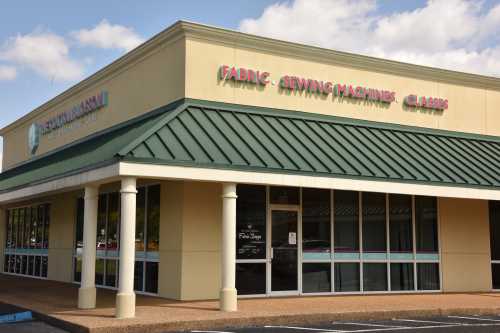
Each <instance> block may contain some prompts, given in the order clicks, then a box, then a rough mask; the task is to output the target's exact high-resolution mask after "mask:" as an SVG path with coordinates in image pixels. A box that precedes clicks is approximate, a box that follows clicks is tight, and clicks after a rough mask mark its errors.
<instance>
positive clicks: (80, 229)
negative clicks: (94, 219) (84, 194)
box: [75, 198, 85, 254]
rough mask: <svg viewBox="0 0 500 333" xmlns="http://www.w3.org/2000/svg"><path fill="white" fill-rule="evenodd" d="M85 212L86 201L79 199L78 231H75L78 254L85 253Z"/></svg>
mask: <svg viewBox="0 0 500 333" xmlns="http://www.w3.org/2000/svg"><path fill="white" fill-rule="evenodd" d="M84 212H85V200H84V199H83V198H79V199H78V200H77V202H76V230H75V233H76V235H75V249H76V253H78V254H81V253H82V251H83V218H84Z"/></svg>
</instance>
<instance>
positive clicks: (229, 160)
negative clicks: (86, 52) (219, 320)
mask: <svg viewBox="0 0 500 333" xmlns="http://www.w3.org/2000/svg"><path fill="white" fill-rule="evenodd" d="M499 124H500V79H497V78H491V77H485V76H479V75H472V74H465V73H458V72H453V71H447V70H441V69H436V68H428V67H422V66H415V65H409V64H404V63H399V62H393V61H387V60H382V59H375V58H371V57H366V56H360V55H354V54H347V53H342V52H336V51H331V50H325V49H320V48H315V47H310V46H304V45H299V44H293V43H288V42H283V41H278V40H272V39H267V38H262V37H256V36H252V35H246V34H242V33H239V32H234V31H227V30H222V29H219V28H213V27H208V26H203V25H199V24H193V23H187V22H178V23H176V24H174V25H173V26H171V27H169V28H167V29H166V30H165V31H163V32H161V33H160V34H158V35H157V36H155V37H154V38H152V39H151V40H149V41H148V42H146V43H145V44H143V45H142V46H140V47H138V48H137V49H135V50H133V51H131V52H130V53H128V54H126V55H125V56H123V57H122V58H120V59H118V60H117V61H115V62H113V63H112V64H110V65H109V66H107V67H106V68H104V69H102V70H101V71H99V72H97V73H96V74H94V75H92V76H91V77H89V78H87V79H85V80H84V81H82V82H80V83H78V84H77V85H75V86H74V87H72V88H71V89H69V90H67V91H66V92H64V93H62V94H61V95H59V96H57V97H55V98H54V99H53V100H51V101H49V102H47V103H46V104H44V105H42V106H40V107H39V108H37V109H35V110H33V111H32V112H31V113H29V114H27V115H26V116H24V117H22V118H21V119H19V120H17V121H16V122H14V123H13V124H10V125H9V126H7V127H5V128H4V129H2V130H1V131H0V134H1V135H2V136H3V138H4V154H3V166H4V172H3V173H2V174H1V175H0V207H1V212H0V267H1V269H2V271H3V272H4V273H5V274H16V275H20V276H27V277H35V278H43V279H50V280H57V281H64V282H71V283H80V284H81V285H80V292H79V299H78V304H79V306H80V307H81V308H92V307H94V306H95V295H96V285H97V286H98V287H104V288H116V289H117V290H118V293H117V303H116V306H117V310H116V311H117V312H116V313H117V316H118V317H122V318H126V317H132V316H133V315H134V310H135V293H136V292H139V293H145V294H151V295H157V296H160V297H165V298H172V299H178V300H195V299H216V298H220V300H221V309H222V310H224V311H234V310H236V309H237V297H254V296H260V297H268V296H270V297H272V296H283V295H316V294H331V295H336V294H346V293H347V294H350V293H353V294H370V293H424V292H478V291H482V292H485V291H492V290H496V289H500V204H499V203H498V202H497V201H495V200H500V172H499V170H500V125H499ZM497 260H499V261H497Z"/></svg>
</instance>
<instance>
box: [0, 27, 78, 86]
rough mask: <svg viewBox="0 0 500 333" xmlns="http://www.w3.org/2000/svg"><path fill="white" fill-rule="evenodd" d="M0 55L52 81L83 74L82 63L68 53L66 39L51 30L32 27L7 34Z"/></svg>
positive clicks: (66, 79)
mask: <svg viewBox="0 0 500 333" xmlns="http://www.w3.org/2000/svg"><path fill="white" fill-rule="evenodd" d="M0 59H3V60H7V61H10V62H12V63H15V64H17V65H19V66H24V67H28V68H30V69H32V70H34V71H35V72H37V73H38V74H40V75H42V76H44V77H46V78H48V79H50V80H55V81H71V80H76V79H79V78H81V77H82V75H83V66H82V65H81V64H80V63H79V62H77V61H74V60H73V59H71V58H70V56H69V46H68V45H67V43H66V40H65V39H64V38H63V37H61V36H59V35H56V34H53V33H51V32H43V31H35V32H33V33H30V34H27V35H18V36H16V37H12V38H10V39H9V40H7V42H6V43H5V44H4V46H3V48H2V49H1V50H0Z"/></svg>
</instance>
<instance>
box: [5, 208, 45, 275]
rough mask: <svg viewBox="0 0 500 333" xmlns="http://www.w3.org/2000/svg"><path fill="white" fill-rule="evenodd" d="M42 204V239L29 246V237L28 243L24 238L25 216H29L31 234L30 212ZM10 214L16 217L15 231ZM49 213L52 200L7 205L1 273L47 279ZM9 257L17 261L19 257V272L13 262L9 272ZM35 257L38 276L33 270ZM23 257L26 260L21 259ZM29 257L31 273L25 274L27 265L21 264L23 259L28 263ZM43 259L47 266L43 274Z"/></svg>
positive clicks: (31, 221) (31, 216) (31, 217)
mask: <svg viewBox="0 0 500 333" xmlns="http://www.w3.org/2000/svg"><path fill="white" fill-rule="evenodd" d="M42 206H43V207H44V208H43V212H44V216H43V219H42V221H41V222H42V223H41V224H40V225H41V226H42V230H41V235H42V239H41V240H40V242H39V244H40V246H38V244H37V243H35V246H34V247H31V237H30V239H29V243H28V244H25V240H26V235H25V233H26V222H27V221H26V216H29V217H30V219H29V231H30V236H31V231H32V223H33V214H32V213H31V212H32V211H33V210H34V209H35V210H37V211H39V210H40V209H41V207H42ZM28 209H29V210H30V213H29V214H26V212H27V210H28ZM14 211H15V212H16V214H14ZM21 211H23V214H22V215H23V225H22V226H23V228H22V231H21V236H22V237H21V239H20V233H19V231H20V230H19V226H20V223H19V216H20V212H21ZM11 214H13V215H12V216H14V215H15V216H16V217H17V220H16V228H17V231H16V232H15V233H14V230H13V229H14V221H13V217H12V222H11ZM51 215H52V202H51V201H40V202H36V203H33V204H31V205H19V206H12V207H9V208H7V209H6V210H5V221H6V223H5V231H6V237H5V244H4V252H3V256H4V265H3V267H1V268H0V271H1V272H2V274H6V275H14V276H22V277H27V278H31V279H41V280H47V279H48V270H49V269H48V266H49V253H48V251H49V241H50V238H49V237H50V222H51V217H52V216H51ZM37 216H38V213H37ZM47 220H48V221H47ZM39 222H40V221H39ZM11 223H12V224H11ZM9 224H10V228H11V232H10V233H9ZM45 229H48V230H45ZM37 230H38V224H37ZM14 235H15V236H16V240H15V242H14V243H13V242H12V238H13V237H14ZM45 235H47V239H46V240H45V239H44V236H45ZM36 236H38V232H37V234H36V235H35V239H37V238H36ZM37 240H38V239H37ZM45 241H46V242H45ZM7 257H8V258H9V260H7V261H5V259H6V258H7ZM11 257H14V261H15V262H17V260H18V258H19V260H20V272H16V269H15V266H16V263H14V272H11V267H10V264H11V262H12V261H11ZM37 257H39V258H40V259H39V260H40V263H39V265H40V266H39V267H38V271H39V272H40V274H39V275H38V276H37V275H35V272H36V269H35V268H36V267H35V266H36V261H37V260H36V258H37ZM24 258H25V259H26V260H23V259H24ZM44 258H45V259H44ZM30 259H32V261H33V262H32V264H31V265H32V267H31V273H32V274H27V273H28V272H29V271H28V269H29V267H27V265H26V266H25V265H23V262H24V261H25V262H26V263H27V264H28V263H29V262H30ZM44 261H46V263H47V268H46V270H45V274H43V272H44V270H43V263H44Z"/></svg>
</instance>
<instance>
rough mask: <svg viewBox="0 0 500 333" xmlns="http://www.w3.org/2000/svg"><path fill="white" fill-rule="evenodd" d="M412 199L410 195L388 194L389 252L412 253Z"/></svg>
mask: <svg viewBox="0 0 500 333" xmlns="http://www.w3.org/2000/svg"><path fill="white" fill-rule="evenodd" d="M412 215H413V214H412V199H411V196H410V195H401V194H391V195H389V233H390V243H391V252H399V253H413V225H412V219H413V216H412Z"/></svg>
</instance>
